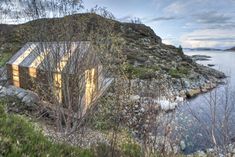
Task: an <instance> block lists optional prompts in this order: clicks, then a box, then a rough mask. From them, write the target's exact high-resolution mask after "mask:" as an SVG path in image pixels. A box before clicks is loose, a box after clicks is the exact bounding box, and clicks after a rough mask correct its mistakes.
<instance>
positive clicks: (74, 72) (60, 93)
mask: <svg viewBox="0 0 235 157" xmlns="http://www.w3.org/2000/svg"><path fill="white" fill-rule="evenodd" d="M7 70H8V78H9V82H10V84H11V85H14V86H16V87H20V88H24V89H29V90H33V91H36V92H39V95H40V96H42V97H43V99H46V100H47V101H51V102H53V100H54V99H55V98H56V99H57V100H58V103H62V104H63V102H66V100H67V99H70V100H71V101H72V103H74V104H76V103H79V102H78V101H80V102H81V103H82V104H83V106H84V107H83V108H84V109H87V108H88V106H89V104H90V103H91V102H92V101H93V100H94V99H96V98H98V97H99V95H101V93H102V92H103V91H104V88H107V84H108V83H109V84H110V83H111V82H110V80H109V81H107V79H104V75H103V68H102V65H101V63H100V61H99V57H98V55H97V53H94V52H92V50H91V46H90V43H89V42H87V41H81V42H30V43H27V44H26V45H25V46H23V47H22V48H21V49H20V50H19V51H18V52H17V53H16V54H15V55H14V56H13V57H12V58H11V59H10V60H9V62H8V63H7ZM74 106H76V105H74ZM75 109H76V107H75Z"/></svg>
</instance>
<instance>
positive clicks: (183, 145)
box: [180, 140, 186, 151]
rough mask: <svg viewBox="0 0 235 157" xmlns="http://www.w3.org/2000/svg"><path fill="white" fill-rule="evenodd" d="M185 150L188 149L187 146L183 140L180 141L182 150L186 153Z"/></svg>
mask: <svg viewBox="0 0 235 157" xmlns="http://www.w3.org/2000/svg"><path fill="white" fill-rule="evenodd" d="M185 148H186V144H185V142H184V141H183V140H182V141H180V149H181V150H182V151H184V150H185Z"/></svg>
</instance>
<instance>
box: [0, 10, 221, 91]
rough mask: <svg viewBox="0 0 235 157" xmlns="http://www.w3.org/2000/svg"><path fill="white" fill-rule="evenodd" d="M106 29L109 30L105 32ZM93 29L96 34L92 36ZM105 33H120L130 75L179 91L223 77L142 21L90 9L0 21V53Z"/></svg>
mask: <svg viewBox="0 0 235 157" xmlns="http://www.w3.org/2000/svg"><path fill="white" fill-rule="evenodd" d="M68 21H69V23H68V25H66V23H67V22H68ZM71 21H72V22H71ZM65 28H66V29H65ZM106 29H109V30H111V31H109V32H108V33H107V32H106ZM65 30H66V31H70V33H71V34H73V36H72V38H68V37H67V36H66V33H68V32H65ZM94 32H95V33H96V36H92V33H94ZM109 35H112V36H114V38H115V37H116V38H118V37H119V36H121V38H122V39H123V40H124V45H123V49H122V53H123V54H124V55H126V57H127V61H128V64H129V65H128V66H127V68H126V72H127V74H128V76H129V77H130V78H141V79H149V78H159V77H161V78H165V79H166V80H167V81H169V82H171V84H172V85H174V86H175V87H174V90H176V91H180V90H183V89H184V88H188V89H190V88H192V87H193V88H196V87H197V88H199V86H201V85H203V84H204V83H206V82H208V81H209V82H210V81H211V82H217V81H218V79H219V78H222V77H224V74H223V73H221V72H218V71H216V70H213V69H210V68H208V67H204V66H202V65H198V64H197V63H195V62H194V61H192V59H191V58H190V57H188V56H186V55H184V54H183V52H182V50H181V49H178V48H176V47H174V46H171V45H165V44H163V43H162V40H161V38H160V37H159V36H157V35H156V34H155V33H154V31H153V30H152V29H151V28H150V27H148V26H146V25H143V24H134V23H121V22H118V21H115V20H110V19H106V18H104V17H101V16H99V15H96V14H90V13H86V14H76V15H72V16H67V17H64V18H54V19H39V20H35V21H31V22H28V23H25V24H21V25H0V54H8V55H9V54H14V53H15V52H16V51H17V50H18V49H19V48H21V47H22V46H23V45H24V44H25V43H26V42H29V41H38V39H39V38H41V39H42V38H43V37H45V40H46V41H54V40H56V41H58V40H89V38H88V37H91V36H92V37H93V38H95V39H96V38H104V39H105V38H106V37H107V36H109ZM182 84H183V85H182ZM184 84H185V85H184ZM182 86H183V87H182ZM184 86H185V87H184ZM191 86H192V87H191Z"/></svg>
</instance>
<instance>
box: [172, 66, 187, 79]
mask: <svg viewBox="0 0 235 157" xmlns="http://www.w3.org/2000/svg"><path fill="white" fill-rule="evenodd" d="M169 74H170V75H171V76H172V77H174V78H183V77H186V76H187V75H188V74H189V69H188V68H187V67H184V66H180V67H178V68H172V69H170V70H169Z"/></svg>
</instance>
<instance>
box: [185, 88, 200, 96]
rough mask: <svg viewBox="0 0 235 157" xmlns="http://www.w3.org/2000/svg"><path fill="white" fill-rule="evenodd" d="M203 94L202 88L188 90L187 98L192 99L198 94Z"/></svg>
mask: <svg viewBox="0 0 235 157" xmlns="http://www.w3.org/2000/svg"><path fill="white" fill-rule="evenodd" d="M199 93H201V90H200V88H196V89H191V90H188V91H187V92H186V96H187V97H189V98H191V97H194V96H196V95H197V94H199Z"/></svg>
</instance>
